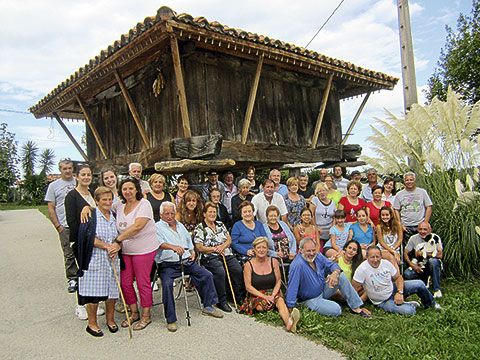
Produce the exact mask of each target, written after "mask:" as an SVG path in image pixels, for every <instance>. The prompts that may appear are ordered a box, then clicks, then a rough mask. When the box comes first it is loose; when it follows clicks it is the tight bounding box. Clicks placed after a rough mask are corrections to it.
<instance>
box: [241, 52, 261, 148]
mask: <svg viewBox="0 0 480 360" xmlns="http://www.w3.org/2000/svg"><path fill="white" fill-rule="evenodd" d="M262 66H263V54H261V55H260V57H259V58H258V63H257V70H256V71H255V77H254V78H253V84H252V88H251V89H250V96H249V98H248V104H247V111H246V112H245V119H244V120H243V129H242V144H246V143H247V136H248V130H249V129H250V122H251V121H252V114H253V106H254V105H255V98H256V97H257V90H258V83H259V82H260V74H261V72H262Z"/></svg>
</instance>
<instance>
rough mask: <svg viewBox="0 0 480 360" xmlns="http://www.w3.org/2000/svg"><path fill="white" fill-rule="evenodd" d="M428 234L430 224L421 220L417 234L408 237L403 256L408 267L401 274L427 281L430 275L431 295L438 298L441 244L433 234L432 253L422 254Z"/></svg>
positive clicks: (440, 293)
mask: <svg viewBox="0 0 480 360" xmlns="http://www.w3.org/2000/svg"><path fill="white" fill-rule="evenodd" d="M430 234H432V228H431V226H430V224H429V223H427V222H422V223H420V225H418V234H415V235H412V236H411V237H410V239H408V243H407V245H406V246H405V252H404V253H403V257H404V260H405V262H406V263H407V264H408V265H409V266H410V267H409V268H408V269H407V270H405V272H404V273H403V276H404V278H405V279H409V280H411V279H421V280H423V281H424V282H428V278H429V277H430V276H431V277H432V285H433V297H434V298H436V299H439V298H441V297H442V291H441V289H440V282H441V277H442V261H441V259H442V256H443V245H442V240H441V239H440V237H439V236H438V235H435V236H436V238H435V239H434V240H436V241H434V244H435V245H434V251H433V252H432V254H423V251H422V249H423V248H424V247H425V245H426V244H427V240H430V239H429V237H427V236H428V235H430ZM430 238H431V236H430ZM424 255H427V257H426V258H424V257H423V256H424Z"/></svg>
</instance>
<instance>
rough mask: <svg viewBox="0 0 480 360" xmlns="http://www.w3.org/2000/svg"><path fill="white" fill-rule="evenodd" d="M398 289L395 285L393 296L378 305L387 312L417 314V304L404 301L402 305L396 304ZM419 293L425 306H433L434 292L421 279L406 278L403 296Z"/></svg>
mask: <svg viewBox="0 0 480 360" xmlns="http://www.w3.org/2000/svg"><path fill="white" fill-rule="evenodd" d="M396 292H397V289H396V288H395V286H394V289H393V292H392V296H390V298H389V299H388V300H385V301H384V302H382V303H380V304H379V305H377V306H378V307H379V308H380V309H383V310H384V311H386V312H390V313H394V314H401V315H415V313H416V311H417V309H416V306H415V305H413V304H409V303H403V304H401V305H397V304H395V302H394V301H393V298H394V296H395V293H396ZM413 294H417V295H418V296H419V297H420V300H421V302H422V304H423V306H424V307H425V308H429V307H433V306H434V305H435V301H434V299H433V296H432V294H431V293H430V291H428V289H427V287H426V286H425V284H424V283H423V281H421V280H405V282H404V285H403V298H404V299H406V298H407V297H409V296H410V295H413Z"/></svg>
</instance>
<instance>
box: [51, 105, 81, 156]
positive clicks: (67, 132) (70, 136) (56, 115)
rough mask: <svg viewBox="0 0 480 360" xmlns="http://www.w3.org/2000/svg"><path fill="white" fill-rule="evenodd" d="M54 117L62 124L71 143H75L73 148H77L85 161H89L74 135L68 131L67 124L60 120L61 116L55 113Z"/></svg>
mask: <svg viewBox="0 0 480 360" xmlns="http://www.w3.org/2000/svg"><path fill="white" fill-rule="evenodd" d="M52 115H53V116H54V117H55V119H57V122H58V123H59V124H60V126H61V127H62V129H63V131H65V134H67V136H68V138H69V139H70V141H71V142H72V143H73V146H75V148H76V149H77V151H78V152H79V153H80V155H82V157H83V159H84V160H85V161H88V156H87V154H85V151H83V149H82V148H81V147H80V145H79V144H78V142H77V140H75V138H74V137H73V135H72V133H71V132H70V130H68V129H67V127H66V126H65V124H64V123H63V121H62V119H61V118H60V116H58V114H57V113H56V112H53V113H52Z"/></svg>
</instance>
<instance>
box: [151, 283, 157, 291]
mask: <svg viewBox="0 0 480 360" xmlns="http://www.w3.org/2000/svg"><path fill="white" fill-rule="evenodd" d="M151 285H152V290H153V291H158V285H157V283H156V282H153V283H152V284H151Z"/></svg>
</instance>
